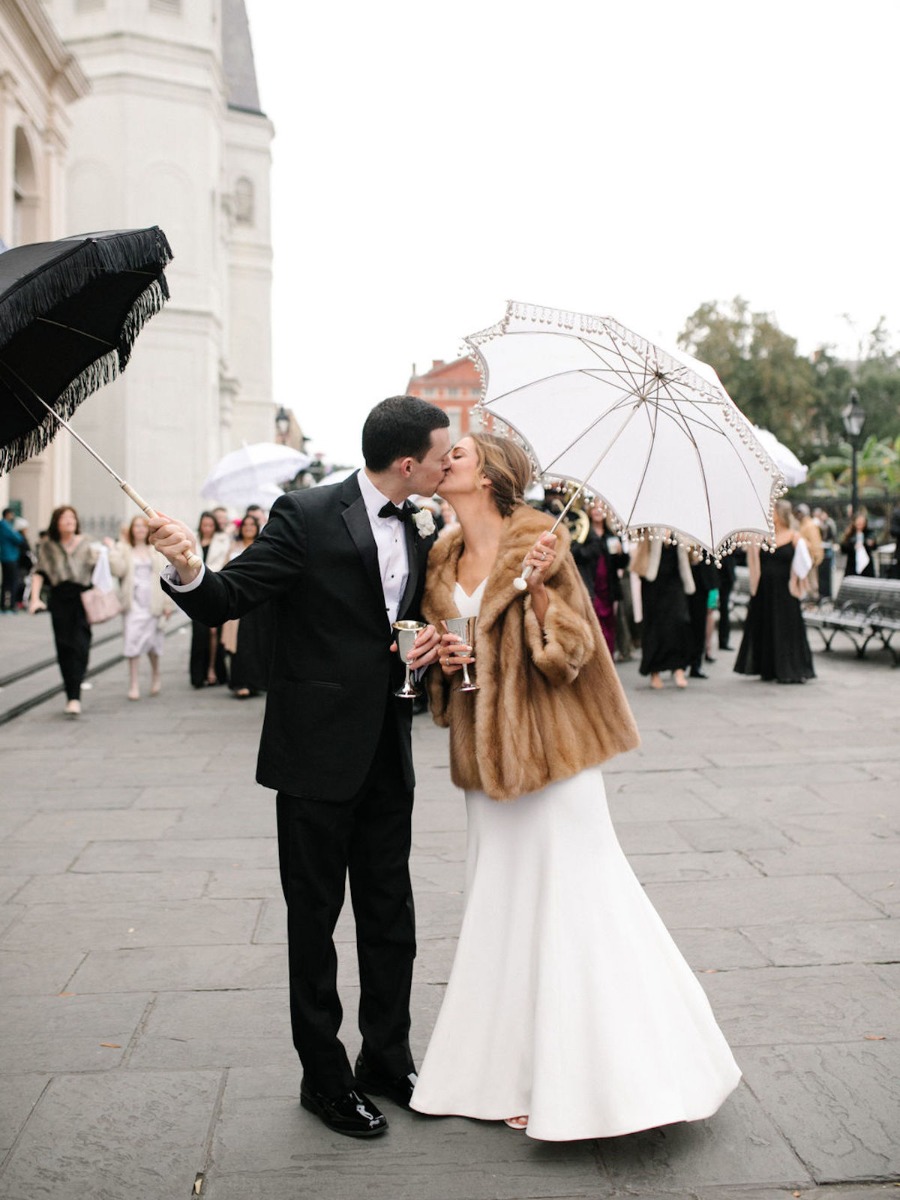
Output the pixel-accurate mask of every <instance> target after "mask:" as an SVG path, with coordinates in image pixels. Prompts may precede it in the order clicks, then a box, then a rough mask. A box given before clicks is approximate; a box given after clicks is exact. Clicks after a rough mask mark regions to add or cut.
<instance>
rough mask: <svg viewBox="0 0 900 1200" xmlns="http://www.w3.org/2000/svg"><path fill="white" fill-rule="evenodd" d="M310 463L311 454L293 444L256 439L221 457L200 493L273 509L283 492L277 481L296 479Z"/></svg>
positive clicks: (236, 505)
mask: <svg viewBox="0 0 900 1200" xmlns="http://www.w3.org/2000/svg"><path fill="white" fill-rule="evenodd" d="M309 463H310V458H309V455H308V454H301V452H300V451H299V450H294V449H292V448H291V447H290V446H279V445H278V444H277V443H275V442H254V443H253V444H252V445H250V446H247V445H244V446H241V448H240V449H239V450H232V451H231V453H230V454H226V455H225V457H224V458H222V459H220V460H219V461H218V462H217V463H216V465H215V466H214V467H213V469H212V470H211V471H210V473H209V475H207V477H206V480H205V481H204V483H203V486H202V487H201V489H200V495H201V496H203V497H204V498H205V499H207V500H212V501H215V502H217V503H219V504H227V505H230V506H231V507H232V508H238V509H240V508H246V507H247V505H249V504H259V505H261V506H262V507H263V508H271V506H272V504H273V503H274V501H275V500H276V499H277V497H278V495H279V493H280V489H279V488H278V484H279V483H286V482H287V481H288V480H289V479H293V478H294V476H295V475H297V474H298V473H299V472H300V471H302V470H303V469H304V467H308V466H309Z"/></svg>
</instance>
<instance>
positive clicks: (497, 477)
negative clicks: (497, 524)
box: [469, 433, 533, 517]
mask: <svg viewBox="0 0 900 1200" xmlns="http://www.w3.org/2000/svg"><path fill="white" fill-rule="evenodd" d="M469 437H471V439H472V441H473V442H474V443H475V453H476V455H477V456H478V470H479V471H480V472H481V473H482V475H486V476H487V478H488V479H489V480H490V481H491V495H492V496H493V498H494V504H495V505H496V506H497V511H498V512H499V513H500V516H501V517H508V516H509V514H510V513H511V512H512V510H513V509H514V508H515V507H516V506H517V505H518V504H522V503H523V501H524V499H525V489H526V488H527V487H528V485H529V484H530V483H531V480H532V478H533V472H532V469H531V462H530V460H529V458H528V455H527V454H526V453H525V451H524V450H523V449H522V447H521V446H517V445H516V443H515V442H513V441H511V440H510V439H509V438H502V437H497V436H496V434H493V433H470V434H469Z"/></svg>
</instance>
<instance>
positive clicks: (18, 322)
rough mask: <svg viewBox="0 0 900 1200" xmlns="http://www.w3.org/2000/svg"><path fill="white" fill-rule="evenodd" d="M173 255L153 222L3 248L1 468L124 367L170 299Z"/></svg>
mask: <svg viewBox="0 0 900 1200" xmlns="http://www.w3.org/2000/svg"><path fill="white" fill-rule="evenodd" d="M171 259H172V251H171V249H170V247H169V243H168V242H167V241H166V235H165V234H164V233H163V231H162V230H161V229H159V228H158V227H156V226H154V227H153V228H151V229H135V230H126V231H123V232H112V233H90V234H84V235H80V236H78V237H71V238H62V239H60V240H59V241H56V242H39V243H36V244H34V245H30V246H19V247H17V248H16V249H13V250H7V251H6V253H4V254H0V474H2V473H4V472H6V471H10V470H12V468H13V467H15V466H18V464H19V463H21V462H24V461H25V460H26V459H27V458H30V457H32V456H33V455H35V454H38V453H39V452H40V451H41V450H43V449H44V448H45V447H46V446H47V445H48V444H49V442H50V441H51V440H52V439H53V437H54V436H55V434H56V431H57V429H58V428H59V425H60V423H61V422H60V421H59V420H58V419H57V418H62V419H63V420H65V419H67V418H68V417H71V415H72V414H73V413H74V411H75V409H76V408H77V407H78V406H79V404H81V402H82V401H83V400H84V399H85V398H86V397H87V396H89V395H90V394H91V392H95V391H96V390H97V389H98V388H100V387H102V386H103V385H104V384H106V383H109V381H110V380H111V379H114V378H115V377H116V376H117V375H118V373H119V372H120V371H122V370H124V368H125V366H126V364H127V362H128V359H129V356H130V354H131V349H132V346H133V345H134V342H135V339H136V338H137V335H138V334H139V333H140V331H141V329H142V328H143V326H144V323H145V322H146V321H148V320H149V318H150V317H152V316H153V315H154V314H155V313H157V312H159V310H160V309H161V308H162V306H163V304H164V302H165V301H166V300H167V299H168V295H169V291H168V287H167V286H166V277H165V274H164V268H165V267H166V265H167V263H169V262H170V261H171ZM49 409H52V410H53V411H52V412H50V411H48V410H49ZM54 414H55V415H54ZM95 457H96V456H95ZM104 465H105V464H104Z"/></svg>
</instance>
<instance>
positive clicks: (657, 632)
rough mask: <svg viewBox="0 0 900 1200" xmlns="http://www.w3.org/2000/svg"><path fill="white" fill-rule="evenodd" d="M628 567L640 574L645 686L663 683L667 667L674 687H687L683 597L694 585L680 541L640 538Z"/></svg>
mask: <svg viewBox="0 0 900 1200" xmlns="http://www.w3.org/2000/svg"><path fill="white" fill-rule="evenodd" d="M631 570H632V571H633V572H634V573H635V574H636V575H639V576H640V579H641V609H642V613H643V621H642V624H641V667H640V673H641V674H642V675H649V676H650V686H651V687H652V688H656V689H657V690H658V689H659V688H661V687H662V686H663V681H662V675H663V672H664V671H671V672H672V678H673V679H674V680H675V686H676V687H678V688H686V687H687V679H686V678H685V675H684V673H685V671H686V670H687V669H688V667H689V666H690V665H691V660H692V659H693V657H694V638H693V634H692V630H691V619H690V613H689V610H688V597H689V596H691V595H693V593H694V590H695V586H696V585H695V584H694V577H693V575H692V573H691V562H690V557H689V555H688V552H687V549H686V548H685V547H684V546H681V545H678V546H670V545H668V544H666V543H665V542H664V541H663V540H662V539H660V538H657V539H654V540H653V541H644V542H641V543H640V544H639V545H638V548H637V550H636V551H635V553H634V554H633V555H632V558H631Z"/></svg>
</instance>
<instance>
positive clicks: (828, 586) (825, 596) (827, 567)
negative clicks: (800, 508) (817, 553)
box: [813, 508, 837, 600]
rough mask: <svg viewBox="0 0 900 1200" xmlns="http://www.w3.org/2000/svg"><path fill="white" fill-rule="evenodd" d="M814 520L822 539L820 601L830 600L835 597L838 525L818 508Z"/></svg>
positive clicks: (819, 581) (823, 510)
mask: <svg viewBox="0 0 900 1200" xmlns="http://www.w3.org/2000/svg"><path fill="white" fill-rule="evenodd" d="M813 520H814V521H815V523H816V525H817V526H818V527H819V536H820V537H821V539H822V561H821V563H820V564H819V579H818V583H819V599H820V600H830V599H831V598H832V595H833V590H834V589H833V587H832V577H833V573H834V551H835V542H836V541H837V525H835V523H834V520H833V519H832V517H830V516H829V515H828V513H827V512H826V511H825V509H824V508H817V509H816V510H815V511H814V513H813Z"/></svg>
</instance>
